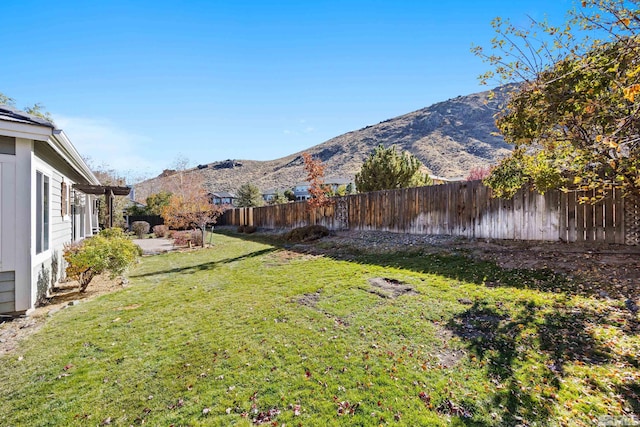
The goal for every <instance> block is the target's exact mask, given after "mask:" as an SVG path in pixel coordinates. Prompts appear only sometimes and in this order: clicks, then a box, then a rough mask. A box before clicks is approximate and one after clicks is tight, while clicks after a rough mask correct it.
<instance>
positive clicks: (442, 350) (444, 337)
mask: <svg viewBox="0 0 640 427" xmlns="http://www.w3.org/2000/svg"><path fill="white" fill-rule="evenodd" d="M434 327H435V328H436V336H437V337H438V338H439V339H440V340H441V341H442V344H441V345H440V347H439V348H438V350H437V352H436V354H435V356H436V357H437V358H438V360H439V362H440V364H441V365H442V366H444V367H445V368H453V367H454V366H456V365H457V364H458V363H460V361H461V360H462V359H463V358H464V357H465V356H466V354H467V353H466V352H465V351H464V350H461V349H455V348H451V347H450V342H451V339H452V338H453V333H452V332H451V331H450V330H448V329H445V328H443V327H442V326H440V325H438V324H434Z"/></svg>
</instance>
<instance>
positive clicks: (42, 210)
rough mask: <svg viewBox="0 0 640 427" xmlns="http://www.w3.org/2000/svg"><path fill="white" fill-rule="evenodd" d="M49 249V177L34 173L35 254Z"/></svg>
mask: <svg viewBox="0 0 640 427" xmlns="http://www.w3.org/2000/svg"><path fill="white" fill-rule="evenodd" d="M47 249H49V177H48V176H46V175H45V174H43V173H42V172H38V171H36V253H37V254H39V253H40V252H44V251H46V250H47Z"/></svg>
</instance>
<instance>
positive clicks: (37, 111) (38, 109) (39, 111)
mask: <svg viewBox="0 0 640 427" xmlns="http://www.w3.org/2000/svg"><path fill="white" fill-rule="evenodd" d="M24 112H25V113H28V114H31V115H32V116H38V117H40V118H41V119H45V120H46V121H48V122H49V123H51V124H55V123H54V121H53V117H51V113H50V112H48V111H47V110H46V109H45V106H44V105H42V104H40V103H39V102H38V103H36V104H34V105H33V107H26V108H25V109H24Z"/></svg>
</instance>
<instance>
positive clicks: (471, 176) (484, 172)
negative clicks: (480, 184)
mask: <svg viewBox="0 0 640 427" xmlns="http://www.w3.org/2000/svg"><path fill="white" fill-rule="evenodd" d="M490 174H491V167H489V166H476V167H473V168H471V169H470V170H469V173H468V174H467V177H466V178H465V180H466V181H478V180H482V179H485V178H486V177H488V176H489V175H490Z"/></svg>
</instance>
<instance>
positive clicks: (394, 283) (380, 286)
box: [369, 277, 418, 299]
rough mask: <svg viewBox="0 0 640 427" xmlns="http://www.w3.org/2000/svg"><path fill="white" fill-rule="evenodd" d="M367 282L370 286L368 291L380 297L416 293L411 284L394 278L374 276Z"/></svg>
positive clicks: (396, 296)
mask: <svg viewBox="0 0 640 427" xmlns="http://www.w3.org/2000/svg"><path fill="white" fill-rule="evenodd" d="M369 284H370V285H371V286H372V289H370V290H369V292H371V293H372V294H375V295H378V296H379V297H381V298H389V299H395V298H398V297H399V296H402V295H418V292H417V291H416V290H415V289H413V287H412V286H411V285H409V284H407V283H404V282H401V281H400V280H396V279H386V278H384V277H375V278H373V279H369Z"/></svg>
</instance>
